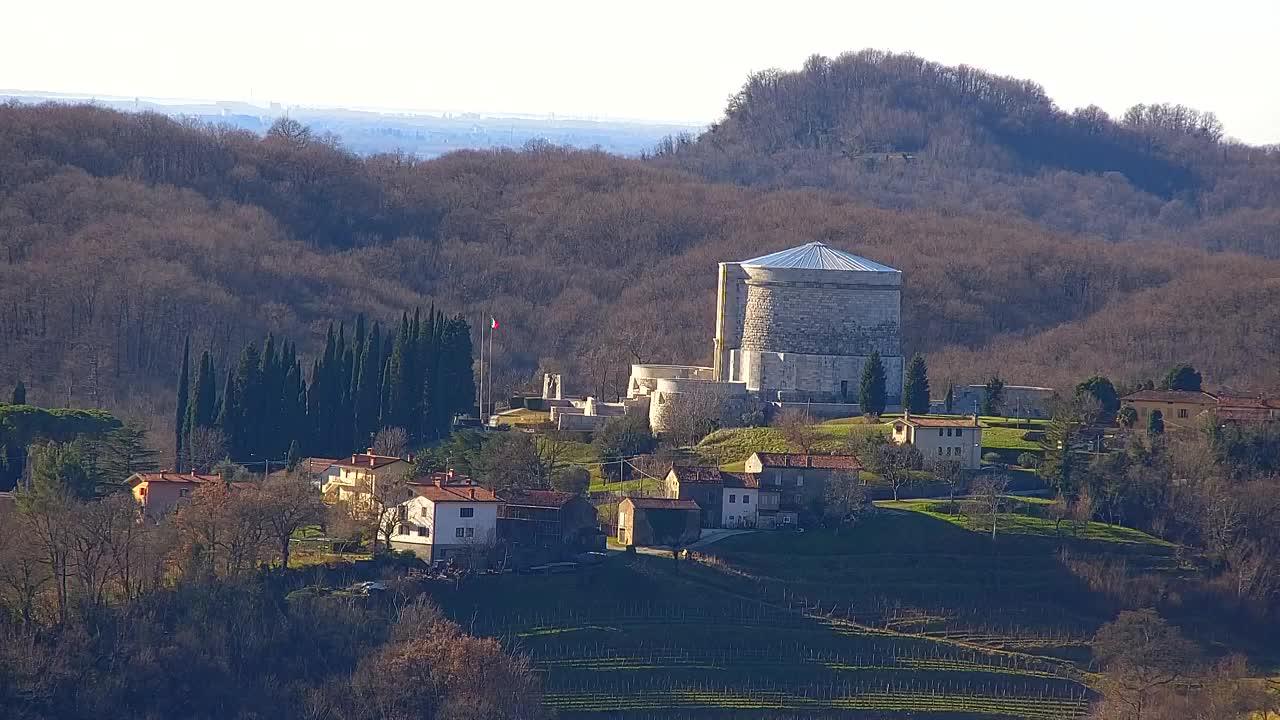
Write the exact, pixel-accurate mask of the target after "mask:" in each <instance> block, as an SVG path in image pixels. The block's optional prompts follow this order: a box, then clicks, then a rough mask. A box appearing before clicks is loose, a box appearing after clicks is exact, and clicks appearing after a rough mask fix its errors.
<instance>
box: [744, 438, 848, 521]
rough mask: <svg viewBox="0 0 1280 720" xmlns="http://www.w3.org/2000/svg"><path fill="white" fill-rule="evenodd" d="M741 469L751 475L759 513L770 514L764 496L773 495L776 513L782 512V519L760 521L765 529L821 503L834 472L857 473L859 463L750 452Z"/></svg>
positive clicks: (826, 457)
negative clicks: (784, 513)
mask: <svg viewBox="0 0 1280 720" xmlns="http://www.w3.org/2000/svg"><path fill="white" fill-rule="evenodd" d="M745 470H746V472H747V474H749V475H754V476H755V478H756V481H757V483H758V486H757V487H758V490H759V494H760V502H761V503H762V504H763V507H761V508H760V512H762V513H763V512H773V511H772V510H770V509H769V508H771V507H774V506H775V503H774V502H773V499H772V498H769V497H765V493H777V496H778V499H777V503H776V508H777V510H776V512H783V511H785V512H786V513H788V514H787V515H786V516H784V517H776V518H771V519H769V520H764V518H763V516H762V517H761V521H762V524H761V526H762V527H767V526H768V525H770V524H771V523H772V522H774V521H775V520H776V522H777V523H778V525H786V524H788V519H790V521H791V522H794V521H795V519H798V513H799V512H802V511H805V510H807V509H809V508H810V507H812V506H813V505H814V504H816V503H819V502H821V501H822V495H823V492H824V490H825V488H826V483H827V480H828V479H829V478H830V477H831V476H832V475H834V474H835V473H854V474H856V473H858V472H859V471H861V470H862V463H861V461H859V460H858V458H857V456H855V455H811V454H804V453H767V452H758V453H752V455H751V457H749V458H747V462H746V467H745Z"/></svg>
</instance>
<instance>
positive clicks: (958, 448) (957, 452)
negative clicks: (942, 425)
mask: <svg viewBox="0 0 1280 720" xmlns="http://www.w3.org/2000/svg"><path fill="white" fill-rule="evenodd" d="M959 454H960V446H959V445H957V446H956V455H959Z"/></svg>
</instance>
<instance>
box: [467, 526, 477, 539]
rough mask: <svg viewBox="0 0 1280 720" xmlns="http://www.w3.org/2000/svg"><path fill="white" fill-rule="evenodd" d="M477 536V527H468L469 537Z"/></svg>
mask: <svg viewBox="0 0 1280 720" xmlns="http://www.w3.org/2000/svg"><path fill="white" fill-rule="evenodd" d="M475 536H476V529H475V528H467V537H475Z"/></svg>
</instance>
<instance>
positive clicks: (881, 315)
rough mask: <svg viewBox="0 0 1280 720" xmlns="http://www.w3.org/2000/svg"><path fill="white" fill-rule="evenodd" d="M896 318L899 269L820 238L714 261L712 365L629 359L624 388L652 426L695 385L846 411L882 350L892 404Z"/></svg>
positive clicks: (896, 393) (895, 397) (896, 388)
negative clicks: (865, 371)
mask: <svg viewBox="0 0 1280 720" xmlns="http://www.w3.org/2000/svg"><path fill="white" fill-rule="evenodd" d="M901 321H902V273H901V271H898V270H895V269H893V268H891V267H888V266H885V265H881V264H879V263H876V262H873V261H871V260H867V259H866V258H861V257H858V256H857V255H851V254H849V253H846V252H842V251H840V250H836V249H834V248H831V247H828V246H826V245H824V244H823V243H820V242H812V243H808V244H807V245H801V246H799V247H795V248H791V249H789V250H783V251H780V252H776V253H771V254H769V255H763V256H761V257H758V258H753V259H751V260H744V261H742V262H733V263H720V274H719V283H718V287H717V299H716V334H715V348H714V355H713V358H714V359H713V365H712V366H711V367H699V366H689V365H633V366H632V368H631V380H630V383H629V385H628V391H627V395H628V398H629V399H630V401H632V402H635V401H640V402H643V400H644V399H647V400H648V403H649V419H650V424H651V425H652V426H653V428H654V430H655V431H660V430H661V429H662V427H663V414H664V406H665V405H666V404H667V401H668V400H669V399H670V397H671V396H673V395H676V394H680V393H685V392H694V391H698V392H711V393H716V394H717V395H721V396H724V397H726V398H744V399H745V398H747V397H749V396H756V397H758V398H760V399H761V400H763V401H766V402H771V403H782V404H785V403H806V404H807V405H808V406H810V407H811V408H813V409H815V410H817V411H819V412H821V411H822V410H823V407H822V406H826V409H827V410H829V411H830V412H832V413H833V414H835V413H839V414H843V415H848V414H851V413H853V412H856V411H857V410H858V408H857V405H856V403H857V402H858V393H859V387H860V384H861V380H862V369H863V365H864V364H865V363H866V361H867V358H868V357H869V356H870V355H871V353H872V352H873V351H879V353H880V357H881V359H882V360H883V362H884V368H885V378H886V380H887V381H888V382H887V383H886V385H887V391H888V404H889V405H890V406H891V407H892V406H897V405H900V404H901V383H900V382H898V380H900V379H901V377H902V372H903V360H902V333H901V326H902V322H901Z"/></svg>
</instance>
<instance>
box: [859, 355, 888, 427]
mask: <svg viewBox="0 0 1280 720" xmlns="http://www.w3.org/2000/svg"><path fill="white" fill-rule="evenodd" d="M885 387H886V384H885V379H884V362H882V361H881V360H880V351H879V350H872V351H871V357H869V358H867V362H866V364H864V365H863V366H862V388H861V391H862V392H861V395H860V398H859V399H860V401H861V403H862V412H863V413H865V414H867V415H877V416H878V415H882V414H883V413H884V406H885Z"/></svg>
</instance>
